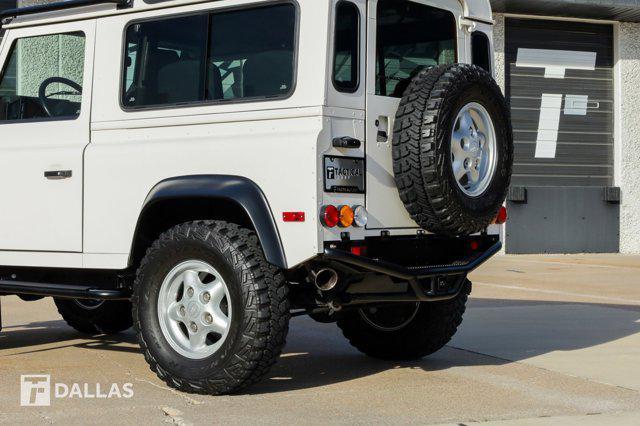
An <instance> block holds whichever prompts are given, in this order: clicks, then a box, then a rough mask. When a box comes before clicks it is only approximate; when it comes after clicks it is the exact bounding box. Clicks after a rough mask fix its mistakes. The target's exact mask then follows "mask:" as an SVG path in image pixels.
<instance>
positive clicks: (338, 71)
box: [333, 1, 360, 93]
mask: <svg viewBox="0 0 640 426" xmlns="http://www.w3.org/2000/svg"><path fill="white" fill-rule="evenodd" d="M359 47H360V11H359V10H358V6H356V5H355V4H353V3H351V2H348V1H341V2H339V3H338V5H337V7H336V34H335V46H334V53H333V84H334V86H335V87H336V89H337V90H338V91H340V92H348V93H353V92H355V91H356V90H358V86H359V85H360V79H359V73H360V60H359V57H360V49H359Z"/></svg>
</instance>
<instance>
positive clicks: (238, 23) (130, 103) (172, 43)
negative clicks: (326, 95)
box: [123, 4, 295, 107]
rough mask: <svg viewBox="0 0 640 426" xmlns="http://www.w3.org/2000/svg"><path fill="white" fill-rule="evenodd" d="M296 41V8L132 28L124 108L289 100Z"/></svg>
mask: <svg viewBox="0 0 640 426" xmlns="http://www.w3.org/2000/svg"><path fill="white" fill-rule="evenodd" d="M239 28H242V31H238V29H239ZM294 40H295V7H294V6H293V5H292V4H280V5H275V6H267V7H259V8H253V9H240V10H232V11H225V12H216V13H205V14H199V15H193V16H186V17H185V16H183V17H177V18H170V19H164V20H161V21H154V22H142V23H138V24H134V25H132V26H131V27H129V28H128V30H127V42H126V55H125V72H124V78H123V80H124V82H123V84H124V95H123V104H124V106H125V107H145V106H160V105H174V104H182V103H194V102H202V101H225V100H239V99H245V98H246V99H251V98H269V97H279V96H286V95H288V94H289V93H290V92H291V90H292V88H293V74H294Z"/></svg>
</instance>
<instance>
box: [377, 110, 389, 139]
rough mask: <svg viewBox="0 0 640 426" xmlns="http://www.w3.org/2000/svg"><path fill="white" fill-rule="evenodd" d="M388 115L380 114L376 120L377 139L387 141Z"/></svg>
mask: <svg viewBox="0 0 640 426" xmlns="http://www.w3.org/2000/svg"><path fill="white" fill-rule="evenodd" d="M389 121H390V120H389V117H385V116H382V115H381V116H380V117H378V119H377V120H376V123H375V124H376V127H377V128H378V133H377V138H376V139H377V141H378V142H389V124H390V123H389Z"/></svg>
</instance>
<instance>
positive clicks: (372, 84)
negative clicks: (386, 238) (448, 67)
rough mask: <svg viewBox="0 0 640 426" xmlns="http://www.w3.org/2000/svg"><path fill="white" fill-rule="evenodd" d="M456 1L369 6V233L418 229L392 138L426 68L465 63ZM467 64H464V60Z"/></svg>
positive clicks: (386, 0) (383, 1) (384, 1)
mask: <svg viewBox="0 0 640 426" xmlns="http://www.w3.org/2000/svg"><path fill="white" fill-rule="evenodd" d="M462 14H463V10H462V6H461V4H460V2H459V1H456V0H440V1H437V2H436V1H428V0H415V1H406V2H398V1H394V0H375V1H370V2H369V9H368V27H367V41H368V42H367V99H366V105H367V106H366V110H367V117H366V126H367V128H366V140H367V144H366V158H367V163H366V164H367V194H366V204H367V210H368V212H369V224H368V226H367V227H368V228H369V229H382V228H384V229H392V228H412V227H416V224H415V222H414V221H413V220H412V219H411V218H410V217H409V214H408V213H407V211H406V209H405V208H404V205H403V204H402V201H401V200H400V197H399V195H398V191H397V189H396V186H395V182H394V178H393V161H392V154H391V142H392V140H391V138H392V133H393V121H394V117H395V114H396V110H397V109H398V105H399V104H400V97H402V93H403V91H404V89H405V88H406V87H407V85H408V83H409V81H410V79H411V78H412V77H413V75H415V74H416V73H417V72H419V71H420V70H421V69H423V68H424V67H430V66H434V65H440V64H448V63H455V62H459V61H458V58H463V57H464V50H463V47H464V46H465V40H464V37H463V38H461V39H459V38H458V34H459V33H460V34H462V32H461V31H457V28H458V25H457V19H459V17H460V16H461V15H462ZM460 62H461V61H460Z"/></svg>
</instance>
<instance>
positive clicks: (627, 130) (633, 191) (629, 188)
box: [494, 14, 640, 254]
mask: <svg viewBox="0 0 640 426" xmlns="http://www.w3.org/2000/svg"><path fill="white" fill-rule="evenodd" d="M494 20H495V22H496V25H495V28H494V45H495V51H496V52H495V61H496V64H495V69H496V80H497V81H498V84H499V85H500V87H501V88H502V90H503V91H504V88H505V56H504V48H505V26H504V21H505V17H504V15H503V14H495V15H494ZM616 42H617V43H618V46H617V51H618V62H617V74H618V78H617V80H616V84H617V85H619V87H616V96H619V99H618V104H619V105H620V108H619V117H616V121H617V122H618V125H617V128H618V132H617V134H616V140H615V144H616V147H615V148H616V149H615V152H616V155H617V156H618V157H619V158H618V159H617V161H616V163H615V167H616V168H618V170H616V177H617V178H616V182H615V184H616V186H619V187H620V188H621V191H622V204H621V206H620V207H621V209H620V252H621V253H624V254H640V148H639V147H640V24H636V23H620V24H619V27H618V31H617V40H616Z"/></svg>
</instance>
